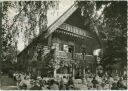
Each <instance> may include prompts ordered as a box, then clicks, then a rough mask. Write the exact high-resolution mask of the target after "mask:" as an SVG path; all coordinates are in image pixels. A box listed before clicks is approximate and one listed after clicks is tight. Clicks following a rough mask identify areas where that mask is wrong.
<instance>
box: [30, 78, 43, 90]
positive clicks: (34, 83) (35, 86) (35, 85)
mask: <svg viewBox="0 0 128 91" xmlns="http://www.w3.org/2000/svg"><path fill="white" fill-rule="evenodd" d="M31 85H32V87H31V88H30V90H41V87H40V86H38V85H37V83H36V81H35V80H33V81H32V82H31Z"/></svg>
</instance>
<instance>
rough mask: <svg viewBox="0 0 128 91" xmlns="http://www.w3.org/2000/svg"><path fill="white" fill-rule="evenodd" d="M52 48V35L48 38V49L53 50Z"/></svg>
mask: <svg viewBox="0 0 128 91" xmlns="http://www.w3.org/2000/svg"><path fill="white" fill-rule="evenodd" d="M51 46H52V34H51V35H50V36H49V38H48V49H51Z"/></svg>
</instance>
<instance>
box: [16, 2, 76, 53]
mask: <svg viewBox="0 0 128 91" xmlns="http://www.w3.org/2000/svg"><path fill="white" fill-rule="evenodd" d="M77 8H78V6H77V3H74V4H73V5H72V6H71V7H70V8H69V9H68V10H67V11H66V12H64V13H63V14H62V15H61V16H60V17H59V18H58V19H57V20H56V21H54V22H53V23H52V24H51V25H50V26H49V27H48V28H46V29H45V30H44V31H43V32H42V33H40V34H39V35H38V36H37V37H35V38H34V39H33V40H32V41H31V42H30V44H29V45H28V46H26V47H25V48H24V49H23V50H22V51H21V52H20V53H19V54H18V55H20V54H21V53H23V52H24V51H25V50H26V49H28V48H29V47H30V46H31V45H32V44H33V43H34V42H35V41H38V39H39V38H40V37H41V38H42V37H43V39H46V38H48V36H49V35H51V34H52V33H53V32H54V31H55V30H56V29H57V28H58V27H59V26H60V25H61V24H62V23H63V22H64V21H65V20H66V19H67V18H68V17H69V16H71V15H72V14H73V12H75V11H76V10H77Z"/></svg>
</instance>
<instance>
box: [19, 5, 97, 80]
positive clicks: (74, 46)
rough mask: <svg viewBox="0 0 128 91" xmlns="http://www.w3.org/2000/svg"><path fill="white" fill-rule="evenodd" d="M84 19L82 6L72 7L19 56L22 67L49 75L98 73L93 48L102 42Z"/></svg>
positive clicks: (75, 75) (78, 75)
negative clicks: (86, 25)
mask: <svg viewBox="0 0 128 91" xmlns="http://www.w3.org/2000/svg"><path fill="white" fill-rule="evenodd" d="M83 22H85V21H84V20H83V18H82V16H81V15H80V10H79V9H78V7H77V6H72V7H71V8H70V9H69V10H68V11H66V12H65V13H64V14H63V15H62V16H61V17H60V18H59V19H58V20H57V21H55V22H54V23H53V24H52V25H51V26H50V27H49V28H48V29H47V31H48V32H46V33H43V34H40V35H39V36H38V37H37V38H36V39H34V40H33V42H32V43H31V44H30V45H29V46H28V47H27V48H25V49H24V50H23V51H22V52H21V53H20V54H19V55H18V56H17V58H18V63H19V64H18V65H19V67H20V68H19V69H20V70H21V69H22V71H28V72H36V73H37V74H42V75H44V76H49V77H57V76H60V75H66V76H67V75H72V76H74V77H81V76H83V75H84V74H85V72H86V71H87V70H88V69H89V70H90V71H91V72H93V73H94V72H95V67H96V59H95V56H93V51H94V50H95V49H96V48H98V46H99V45H98V42H97V39H96V38H95V37H94V35H93V34H92V33H91V32H90V30H89V28H88V27H84V26H85V25H84V23H83ZM82 24H83V25H82ZM47 34H50V35H48V36H46V37H45V38H44V37H43V36H45V35H47Z"/></svg>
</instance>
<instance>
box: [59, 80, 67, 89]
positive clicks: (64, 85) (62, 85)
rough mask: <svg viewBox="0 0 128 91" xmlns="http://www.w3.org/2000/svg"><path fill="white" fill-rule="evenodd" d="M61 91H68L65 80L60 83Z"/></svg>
mask: <svg viewBox="0 0 128 91" xmlns="http://www.w3.org/2000/svg"><path fill="white" fill-rule="evenodd" d="M59 88H60V90H66V83H65V82H64V80H63V78H61V81H60V87H59Z"/></svg>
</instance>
